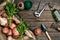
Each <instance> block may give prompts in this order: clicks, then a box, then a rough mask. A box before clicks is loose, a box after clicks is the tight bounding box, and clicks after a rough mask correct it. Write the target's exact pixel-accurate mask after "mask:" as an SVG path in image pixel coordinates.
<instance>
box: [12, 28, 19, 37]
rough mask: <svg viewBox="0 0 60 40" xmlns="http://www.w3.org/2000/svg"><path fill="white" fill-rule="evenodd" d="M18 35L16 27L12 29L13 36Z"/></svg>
mask: <svg viewBox="0 0 60 40" xmlns="http://www.w3.org/2000/svg"><path fill="white" fill-rule="evenodd" d="M18 37H19V32H18V30H17V29H16V28H14V29H13V38H18Z"/></svg>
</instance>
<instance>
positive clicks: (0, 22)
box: [0, 17, 7, 26]
mask: <svg viewBox="0 0 60 40" xmlns="http://www.w3.org/2000/svg"><path fill="white" fill-rule="evenodd" d="M6 23H7V19H6V18H1V17H0V24H1V25H2V26H4V25H5V24H6Z"/></svg>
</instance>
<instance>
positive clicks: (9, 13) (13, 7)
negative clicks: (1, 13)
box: [5, 2, 17, 27]
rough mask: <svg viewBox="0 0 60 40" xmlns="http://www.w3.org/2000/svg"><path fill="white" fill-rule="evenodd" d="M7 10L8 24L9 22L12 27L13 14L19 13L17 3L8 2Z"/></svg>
mask: <svg viewBox="0 0 60 40" xmlns="http://www.w3.org/2000/svg"><path fill="white" fill-rule="evenodd" d="M5 10H6V13H7V18H8V24H9V27H10V26H11V23H12V16H13V15H15V14H16V13H17V7H16V4H15V3H13V2H7V4H6V6H5Z"/></svg>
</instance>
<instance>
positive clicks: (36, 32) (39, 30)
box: [34, 28, 41, 36]
mask: <svg viewBox="0 0 60 40" xmlns="http://www.w3.org/2000/svg"><path fill="white" fill-rule="evenodd" d="M34 33H35V35H36V36H39V35H41V29H40V28H36V29H35V30H34Z"/></svg>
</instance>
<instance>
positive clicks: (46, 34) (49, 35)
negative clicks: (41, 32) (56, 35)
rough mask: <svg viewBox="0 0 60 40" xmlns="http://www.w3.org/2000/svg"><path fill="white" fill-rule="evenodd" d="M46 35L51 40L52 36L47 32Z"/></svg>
mask: <svg viewBox="0 0 60 40" xmlns="http://www.w3.org/2000/svg"><path fill="white" fill-rule="evenodd" d="M45 33H46V36H47V37H48V40H51V37H50V35H49V34H48V32H47V31H46V32H45Z"/></svg>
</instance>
